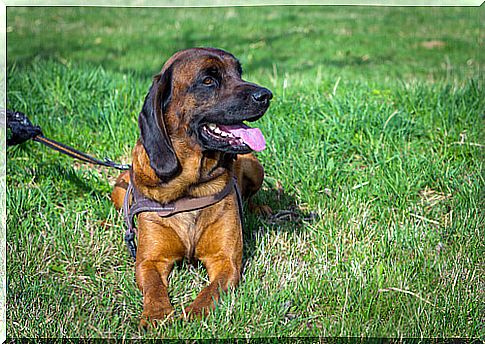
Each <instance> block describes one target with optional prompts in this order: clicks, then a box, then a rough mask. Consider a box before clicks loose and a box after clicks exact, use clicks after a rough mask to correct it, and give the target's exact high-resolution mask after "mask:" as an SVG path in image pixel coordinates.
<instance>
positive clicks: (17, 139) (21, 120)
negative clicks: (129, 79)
mask: <svg viewBox="0 0 485 344" xmlns="http://www.w3.org/2000/svg"><path fill="white" fill-rule="evenodd" d="M6 115H7V116H6V117H7V128H8V129H10V131H11V136H10V138H8V139H7V146H15V145H18V144H21V143H23V142H25V141H28V140H33V141H36V142H40V143H42V144H43V145H45V146H47V147H49V148H52V149H54V150H56V151H58V152H60V153H63V154H66V155H68V156H70V157H71V158H75V159H78V160H81V161H83V162H87V163H90V164H94V165H101V166H106V167H113V168H116V169H117V170H122V171H124V170H128V169H130V165H128V164H117V163H115V162H113V161H112V160H111V159H109V158H104V160H99V159H97V158H94V157H92V156H90V155H88V154H86V153H83V152H80V151H78V150H77V149H75V148H72V147H70V146H68V145H65V144H63V143H60V142H57V141H55V140H52V139H49V138H47V137H45V136H44V134H43V133H42V129H41V128H40V127H39V126H37V125H33V124H32V122H31V121H30V120H29V118H28V117H27V116H26V115H25V114H24V113H22V112H19V111H11V110H8V109H7V110H6Z"/></svg>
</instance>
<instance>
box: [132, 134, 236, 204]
mask: <svg viewBox="0 0 485 344" xmlns="http://www.w3.org/2000/svg"><path fill="white" fill-rule="evenodd" d="M172 143H173V147H174V151H175V153H176V155H177V158H178V160H179V163H180V167H181V168H180V173H179V174H178V175H176V176H175V177H174V178H173V179H171V180H169V181H168V182H166V183H162V182H161V181H160V179H159V178H158V177H157V175H156V174H155V171H154V170H153V169H152V168H151V166H150V160H149V158H148V155H147V153H146V151H145V148H144V147H143V145H142V144H141V142H140V141H139V142H137V144H136V146H135V148H134V149H133V175H134V178H133V179H134V184H135V187H136V188H137V189H138V190H139V191H140V192H141V193H142V194H144V195H145V196H147V197H149V198H151V199H153V200H155V201H158V202H160V203H168V202H171V201H174V200H176V199H179V198H181V197H185V196H191V197H202V196H209V195H212V194H216V193H218V192H220V191H222V190H223V189H224V187H225V186H226V184H227V183H228V182H229V180H230V178H232V175H233V172H232V164H233V157H232V156H228V155H225V154H223V153H220V152H201V151H196V150H194V149H193V147H188V146H187V145H186V143H185V142H183V141H176V140H174V141H173V142H172Z"/></svg>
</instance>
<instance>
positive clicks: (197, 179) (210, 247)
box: [111, 49, 270, 326]
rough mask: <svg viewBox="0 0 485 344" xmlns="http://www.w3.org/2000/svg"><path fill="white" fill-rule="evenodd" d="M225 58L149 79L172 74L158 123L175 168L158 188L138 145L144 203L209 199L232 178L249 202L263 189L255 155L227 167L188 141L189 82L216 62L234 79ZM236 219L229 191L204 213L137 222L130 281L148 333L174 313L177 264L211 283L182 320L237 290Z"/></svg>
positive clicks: (220, 157)
mask: <svg viewBox="0 0 485 344" xmlns="http://www.w3.org/2000/svg"><path fill="white" fill-rule="evenodd" d="M231 56H232V55H231ZM231 56H229V57H227V56H222V57H219V56H218V54H217V51H212V50H210V49H209V50H207V54H206V53H205V50H197V49H195V50H193V49H191V50H185V51H182V52H179V53H177V54H175V55H174V56H173V57H172V58H171V59H169V60H168V61H167V62H166V64H165V66H164V68H163V69H162V72H161V73H160V75H158V76H156V77H155V81H154V84H155V82H157V81H158V80H160V78H161V77H162V74H163V73H164V72H166V71H167V69H168V68H172V71H171V73H172V89H171V92H172V93H171V101H170V104H169V106H168V108H167V110H166V112H165V113H164V114H163V115H162V114H161V113H159V114H157V116H164V118H162V120H163V121H164V125H165V129H166V131H167V135H168V136H169V138H170V140H171V144H172V147H173V151H174V152H175V155H176V157H177V160H178V164H179V167H178V172H177V173H176V175H175V176H173V177H171V178H170V179H169V180H166V181H164V182H161V179H160V178H159V176H158V175H157V173H156V172H155V171H154V169H153V168H152V167H151V161H150V157H149V155H148V153H147V151H146V149H145V147H144V145H143V144H142V142H141V140H139V141H138V142H137V144H136V146H135V148H134V149H133V155H132V158H133V164H132V166H133V173H134V183H135V186H136V187H137V188H138V190H139V191H140V192H141V193H143V194H144V195H146V196H147V197H149V198H151V199H153V200H156V201H159V202H160V203H166V202H170V201H173V200H175V199H178V198H180V197H184V196H193V197H200V196H208V195H212V194H215V193H217V192H219V191H221V190H222V189H223V188H224V187H225V185H226V184H227V183H228V181H229V180H230V178H232V177H233V175H236V176H237V182H238V185H239V188H240V190H241V193H242V195H243V196H244V197H245V198H250V197H251V196H252V195H254V194H255V193H256V192H257V191H258V190H259V188H260V187H261V184H262V182H263V175H264V171H263V167H262V166H261V164H260V163H259V161H258V160H257V159H256V157H255V156H254V155H253V154H251V153H249V154H240V155H238V156H237V159H236V160H235V161H233V159H228V158H227V155H226V154H224V153H223V152H218V151H210V150H204V149H203V148H202V147H201V146H200V145H199V144H198V142H197V140H195V139H194V137H193V136H190V135H188V131H189V127H188V125H189V122H190V120H191V117H190V116H191V114H193V113H194V111H193V110H194V107H196V106H199V107H200V106H201V105H200V101H199V102H198V103H197V100H196V99H194V97H193V96H191V95H190V93H188V92H186V90H187V88H188V87H190V85H191V84H192V83H193V82H194V77H195V73H196V71H198V70H200V68H202V67H203V66H204V65H207V64H210V63H212V62H213V60H214V59H216V60H217V63H222V64H225V65H224V68H226V70H227V71H228V73H232V72H233V70H234V69H236V67H237V66H236V64H235V63H236V62H235V61H237V60H235V59H234V58H230V57H231ZM155 91H156V90H155ZM229 91H230V90H229ZM221 92H222V91H221ZM216 101H217V99H210V100H208V101H207V102H206V103H204V104H203V105H204V106H207V107H210V106H213V105H214V104H212V103H211V102H216ZM160 111H161V110H160ZM128 181H129V175H128V173H127V172H125V173H122V174H121V175H120V176H119V177H118V179H117V182H116V185H115V188H114V190H113V193H112V195H111V197H112V200H113V203H114V204H115V207H116V208H117V209H119V208H121V205H122V202H123V197H124V195H125V192H126V188H125V185H126V183H127V182H128ZM250 209H252V210H256V211H261V212H269V211H270V209H269V208H268V207H264V206H263V207H257V206H255V205H254V204H252V203H250ZM240 216H242V214H239V210H238V204H237V198H236V194H235V192H234V191H233V192H231V194H229V195H228V196H227V197H226V198H224V199H223V200H222V201H220V202H218V203H216V204H214V205H212V206H210V207H208V208H205V209H203V210H198V211H190V212H185V213H180V214H176V215H174V216H171V217H168V218H161V217H159V216H158V215H157V214H156V213H150V212H146V213H142V214H141V215H139V216H138V252H137V257H136V281H137V284H138V287H139V288H140V290H141V291H142V293H143V313H142V319H141V322H140V325H142V326H146V325H148V324H149V323H152V322H153V320H157V319H163V318H164V317H166V316H168V315H169V314H171V313H172V312H173V307H172V305H171V303H170V300H169V297H168V293H167V286H168V276H169V274H170V272H171V270H172V267H173V265H174V263H175V262H177V261H179V260H182V259H183V258H188V259H191V260H192V259H198V260H200V261H201V262H202V263H203V264H204V266H205V267H206V269H207V272H208V275H209V279H210V284H209V285H208V286H206V287H205V288H204V289H203V290H202V291H201V292H200V293H199V295H198V296H197V298H196V299H195V300H194V302H193V303H192V304H191V305H190V306H188V307H187V308H186V309H185V312H184V314H190V315H203V314H207V312H208V310H209V309H211V308H213V306H214V301H217V300H218V299H219V293H220V290H222V291H226V290H227V289H228V288H229V287H234V286H236V285H237V284H238V282H239V279H240V276H241V264H242V245H243V240H242V228H241V222H240V220H239V217H240Z"/></svg>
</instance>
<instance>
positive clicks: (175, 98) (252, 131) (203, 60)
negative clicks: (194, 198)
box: [138, 48, 273, 181]
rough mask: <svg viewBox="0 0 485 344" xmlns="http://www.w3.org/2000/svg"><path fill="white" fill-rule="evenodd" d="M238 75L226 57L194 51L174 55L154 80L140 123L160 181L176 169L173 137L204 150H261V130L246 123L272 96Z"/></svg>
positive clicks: (260, 113) (235, 64)
mask: <svg viewBox="0 0 485 344" xmlns="http://www.w3.org/2000/svg"><path fill="white" fill-rule="evenodd" d="M241 74H242V69H241V65H240V63H239V61H238V60H237V59H236V58H235V57H234V56H233V55H231V54H230V53H228V52H225V51H223V50H219V49H212V48H195V49H188V50H183V51H180V52H178V53H176V54H175V55H173V56H172V57H171V58H170V59H169V60H168V61H167V62H166V63H165V65H164V66H163V68H162V71H161V73H160V74H158V75H156V76H155V77H154V80H153V84H152V86H151V88H150V91H149V92H148V95H147V96H146V98H145V103H144V104H143V109H142V111H141V113H140V116H139V119H138V123H139V126H140V132H141V141H142V144H143V146H144V148H145V150H146V152H147V154H148V157H149V159H150V166H151V167H152V168H153V169H154V171H155V173H156V174H157V176H158V177H159V178H160V179H161V180H162V181H166V180H169V179H170V178H171V177H173V176H174V175H175V174H176V173H177V171H178V169H179V163H178V160H177V156H176V153H175V151H174V148H173V145H172V140H171V137H172V138H175V137H176V138H177V139H179V140H180V139H182V140H186V141H187V143H188V145H191V146H193V147H195V148H197V149H200V150H202V151H208V150H209V151H210V150H212V151H221V152H225V153H232V154H243V153H249V152H251V151H253V150H255V151H260V150H263V149H264V147H265V140H264V137H263V135H262V134H261V131H260V130H259V129H257V128H250V127H249V126H247V125H246V124H244V122H245V121H247V122H252V121H256V120H257V119H259V118H260V117H261V116H263V114H264V113H265V112H266V110H267V109H268V106H269V103H270V100H271V98H272V97H273V95H272V93H271V91H269V90H268V89H266V88H264V87H261V86H258V85H255V84H253V83H250V82H246V81H244V80H242V78H241Z"/></svg>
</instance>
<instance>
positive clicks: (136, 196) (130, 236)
mask: <svg viewBox="0 0 485 344" xmlns="http://www.w3.org/2000/svg"><path fill="white" fill-rule="evenodd" d="M130 172H131V171H130ZM131 177H132V174H131V173H130V183H129V185H128V188H127V190H126V194H125V198H124V200H123V212H124V216H125V222H126V225H127V230H126V233H125V242H126V244H127V246H128V250H129V251H130V254H131V256H132V257H133V259H135V258H136V244H135V241H134V239H135V235H136V226H135V216H137V215H138V214H140V213H143V212H155V213H157V215H158V216H160V217H170V216H172V215H175V214H178V213H183V212H186V211H194V210H200V209H204V208H207V207H209V206H211V205H213V204H216V203H217V202H219V201H221V200H223V199H224V198H225V197H226V196H227V195H229V193H230V192H231V190H232V188H234V189H235V191H236V195H237V203H238V210H239V219H240V221H241V225H243V222H242V221H243V220H242V199H241V195H240V192H239V188H238V186H237V183H236V182H235V177H234V178H231V179H230V180H229V182H228V183H227V184H226V186H225V187H224V189H222V191H220V192H218V193H216V194H214V195H210V196H204V197H184V198H180V199H178V200H176V201H174V202H169V203H165V204H161V203H158V202H157V201H154V200H151V199H149V198H147V197H146V196H144V195H142V194H141V193H140V192H139V191H138V190H137V189H136V188H135V187H134V186H133V181H132V180H131Z"/></svg>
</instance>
